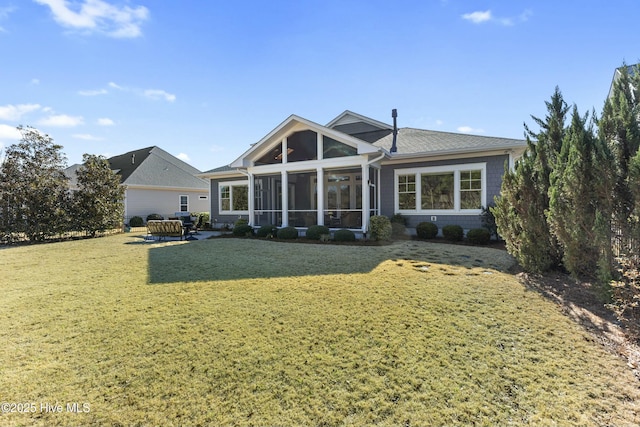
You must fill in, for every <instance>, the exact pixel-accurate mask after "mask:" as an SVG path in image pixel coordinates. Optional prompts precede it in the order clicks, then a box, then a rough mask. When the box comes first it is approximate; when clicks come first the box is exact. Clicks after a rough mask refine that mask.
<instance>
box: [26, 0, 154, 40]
mask: <svg viewBox="0 0 640 427" xmlns="http://www.w3.org/2000/svg"><path fill="white" fill-rule="evenodd" d="M34 1H35V2H36V3H40V4H42V5H45V6H49V8H50V9H51V13H53V18H54V19H55V21H56V22H57V23H58V24H60V25H62V26H63V27H66V28H71V29H75V30H81V31H84V32H87V33H92V32H97V33H102V34H106V35H107V36H110V37H115V38H134V37H139V36H141V35H142V30H141V29H140V26H141V25H142V23H143V22H144V21H146V20H147V18H148V17H149V10H148V9H147V8H146V7H144V6H136V7H129V6H122V7H119V6H115V5H112V4H109V3H107V2H105V1H103V0H83V1H82V2H80V4H78V2H76V1H74V2H69V1H67V0H34Z"/></svg>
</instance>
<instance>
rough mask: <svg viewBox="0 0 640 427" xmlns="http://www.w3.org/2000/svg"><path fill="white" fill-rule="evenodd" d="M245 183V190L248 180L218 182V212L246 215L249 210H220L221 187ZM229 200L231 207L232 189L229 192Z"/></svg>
mask: <svg viewBox="0 0 640 427" xmlns="http://www.w3.org/2000/svg"><path fill="white" fill-rule="evenodd" d="M240 185H246V186H247V190H249V180H241V181H220V182H218V211H219V212H220V214H229V215H248V214H249V210H245V211H236V210H222V191H221V189H222V187H233V186H240ZM229 196H230V200H229V206H231V207H233V190H231V191H230V192H229Z"/></svg>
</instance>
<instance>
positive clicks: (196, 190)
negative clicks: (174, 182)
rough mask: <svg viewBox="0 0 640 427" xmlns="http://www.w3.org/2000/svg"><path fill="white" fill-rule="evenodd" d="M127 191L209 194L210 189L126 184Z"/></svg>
mask: <svg viewBox="0 0 640 427" xmlns="http://www.w3.org/2000/svg"><path fill="white" fill-rule="evenodd" d="M125 185H126V186H127V190H155V191H182V192H185V191H188V192H190V193H208V192H209V187H208V186H207V187H205V188H194V187H161V186H159V185H155V186H153V185H139V184H125Z"/></svg>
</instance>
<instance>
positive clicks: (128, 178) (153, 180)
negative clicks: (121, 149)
mask: <svg viewBox="0 0 640 427" xmlns="http://www.w3.org/2000/svg"><path fill="white" fill-rule="evenodd" d="M108 160H109V163H110V164H111V169H113V170H115V171H117V173H118V174H119V175H120V176H121V178H122V183H123V184H127V185H144V186H152V187H180V188H197V189H207V188H208V186H207V183H206V182H205V181H204V180H202V179H200V178H198V177H196V176H195V175H197V174H199V173H200V171H199V170H198V169H196V168H194V167H193V166H191V165H189V164H188V163H185V162H183V161H182V160H180V159H178V158H177V157H175V156H172V155H171V154H169V153H167V152H166V151H164V150H163V149H161V148H159V147H156V146H153V147H147V148H141V149H139V150H134V151H130V152H128V153H124V154H121V155H119V156H114V157H111V158H109V159H108Z"/></svg>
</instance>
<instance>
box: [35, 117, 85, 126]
mask: <svg viewBox="0 0 640 427" xmlns="http://www.w3.org/2000/svg"><path fill="white" fill-rule="evenodd" d="M83 123H84V119H83V118H82V116H69V115H67V114H55V115H53V116H49V117H47V118H46V119H42V120H40V121H39V122H38V124H40V125H44V126H56V127H75V126H79V125H81V124H83Z"/></svg>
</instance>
